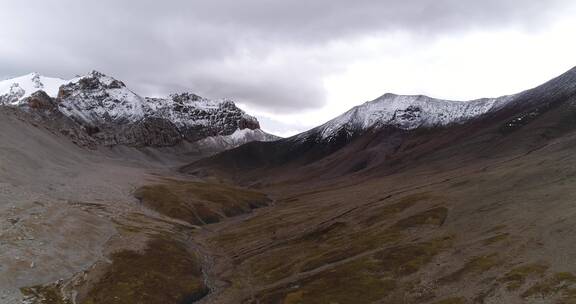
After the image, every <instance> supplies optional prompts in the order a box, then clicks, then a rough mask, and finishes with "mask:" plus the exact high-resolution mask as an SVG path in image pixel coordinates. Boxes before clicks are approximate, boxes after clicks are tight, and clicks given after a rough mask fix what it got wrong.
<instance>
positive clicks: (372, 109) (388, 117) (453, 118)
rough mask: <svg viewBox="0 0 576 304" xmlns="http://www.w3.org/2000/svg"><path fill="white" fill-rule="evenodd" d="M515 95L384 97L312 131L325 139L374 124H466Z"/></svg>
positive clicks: (411, 126) (410, 127)
mask: <svg viewBox="0 0 576 304" xmlns="http://www.w3.org/2000/svg"><path fill="white" fill-rule="evenodd" d="M512 99H513V96H503V97H499V98H483V99H477V100H470V101H450V100H442V99H435V98H431V97H428V96H425V95H396V94H392V93H387V94H384V95H382V96H381V97H379V98H377V99H375V100H373V101H369V102H366V103H364V104H362V105H360V106H357V107H354V108H352V109H351V110H349V111H348V112H346V113H344V114H343V115H341V116H339V117H337V118H335V119H333V120H331V121H329V122H327V123H325V124H324V125H322V126H320V127H318V128H315V129H313V130H311V131H310V132H320V134H321V137H322V138H323V139H327V138H331V137H334V136H336V135H337V134H338V133H339V132H343V131H344V132H347V133H353V132H355V131H359V130H366V129H369V128H372V127H383V126H394V127H397V128H399V129H403V130H413V129H416V128H419V127H438V126H446V125H449V124H453V123H463V122H465V121H468V120H470V119H472V118H475V117H478V116H480V115H482V114H485V113H487V112H490V111H495V110H497V109H500V108H501V107H502V106H504V105H505V104H507V103H508V102H509V101H510V100H512Z"/></svg>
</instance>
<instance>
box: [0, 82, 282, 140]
mask: <svg viewBox="0 0 576 304" xmlns="http://www.w3.org/2000/svg"><path fill="white" fill-rule="evenodd" d="M0 104H2V105H5V106H14V107H19V108H23V109H27V110H35V111H38V110H40V111H41V112H42V113H40V116H42V117H44V118H46V119H67V120H71V121H73V122H74V123H75V124H76V125H77V127H78V128H79V129H81V130H83V131H84V132H85V133H86V138H85V139H84V140H81V142H82V143H86V142H90V141H94V142H95V143H97V144H101V145H105V146H114V145H129V146H173V145H176V144H178V143H180V142H182V141H188V142H196V141H199V140H202V139H205V138H209V137H213V136H230V135H232V134H234V132H236V131H237V130H243V129H249V130H253V131H254V130H259V129H260V124H259V122H258V120H257V119H256V118H255V117H253V116H250V115H248V114H246V113H245V112H244V111H243V110H241V109H240V108H238V107H237V106H236V105H235V104H234V102H233V101H231V100H220V101H214V100H209V99H206V98H203V97H200V96H198V95H195V94H192V93H180V94H171V95H170V96H168V97H166V98H151V97H142V96H140V95H138V94H136V93H134V92H133V91H132V90H130V89H129V88H127V87H126V85H125V84H124V83H123V82H122V81H119V80H117V79H114V78H112V77H109V76H107V75H104V74H102V73H100V72H97V71H93V72H91V73H89V74H88V75H85V76H81V77H76V78H73V79H71V80H68V81H67V80H62V79H58V78H49V77H44V76H41V75H39V74H37V73H32V74H29V75H25V76H22V77H18V78H14V79H10V80H4V81H0ZM49 113H52V115H48V114H49ZM60 114H63V115H60ZM64 133H70V132H69V131H65V132H64ZM252 133H253V134H252V136H248V137H246V138H247V139H248V138H249V139H251V140H252V139H254V140H270V139H271V138H276V137H273V136H269V134H266V136H264V135H263V134H265V133H264V132H252Z"/></svg>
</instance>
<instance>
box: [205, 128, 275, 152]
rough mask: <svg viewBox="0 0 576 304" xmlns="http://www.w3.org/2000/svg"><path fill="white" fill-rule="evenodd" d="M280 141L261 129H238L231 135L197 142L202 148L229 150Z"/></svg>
mask: <svg viewBox="0 0 576 304" xmlns="http://www.w3.org/2000/svg"><path fill="white" fill-rule="evenodd" d="M279 139H280V137H277V136H275V135H272V134H268V133H266V132H264V131H262V130H260V129H255V130H251V129H242V130H240V129H238V130H236V131H235V132H234V133H232V134H230V135H224V136H223V135H218V136H212V137H207V138H204V139H202V140H200V141H197V142H196V144H198V145H199V146H200V147H210V148H215V149H216V148H217V149H220V150H228V149H232V148H235V147H238V146H241V145H243V144H245V143H249V142H252V141H276V140H279Z"/></svg>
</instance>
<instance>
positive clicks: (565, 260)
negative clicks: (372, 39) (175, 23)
mask: <svg viewBox="0 0 576 304" xmlns="http://www.w3.org/2000/svg"><path fill="white" fill-rule="evenodd" d="M0 103H2V104H3V106H2V107H0V130H2V131H0V181H1V183H0V202H2V204H0V218H2V219H5V221H3V222H2V223H1V224H0V225H1V226H0V228H1V231H2V234H1V235H0V244H1V246H2V249H3V251H2V252H0V265H1V266H2V267H0V299H2V300H3V301H5V302H6V303H59V304H60V303H87V304H95V303H150V304H155V303H231V304H232V303H282V304H292V303H359V304H363V303H426V304H428V303H429V304H461V303H574V302H575V301H576V267H575V266H574V265H576V263H575V262H576V258H575V257H576V250H575V248H574V246H572V244H573V243H574V241H575V238H574V233H573V232H574V227H575V226H576V217H574V216H573V214H574V213H575V212H576V208H575V206H574V203H573V202H574V200H575V199H576V195H575V194H574V191H572V189H574V186H576V179H575V177H576V170H575V169H574V168H576V167H575V166H573V165H576V157H575V156H574V155H575V154H574V153H573V152H574V148H575V147H576V68H574V69H572V70H570V71H568V72H566V73H565V74H563V75H560V76H559V77H557V78H555V79H552V80H550V81H549V82H547V83H545V84H543V85H541V86H538V87H536V88H533V89H530V90H527V91H524V92H521V93H518V94H514V95H510V96H503V97H498V98H485V99H478V100H472V101H448V100H440V99H434V98H431V97H427V96H421V95H417V96H400V95H394V94H385V95H383V96H381V97H379V98H377V99H375V100H373V101H369V102H367V103H364V104H362V105H359V106H356V107H354V108H352V109H350V110H349V111H347V112H346V113H343V114H342V115H341V116H338V117H336V118H334V119H332V120H330V121H328V122H326V123H325V124H322V125H320V126H318V127H316V128H313V129H311V130H308V131H306V132H303V133H301V134H297V135H295V136H293V137H289V138H277V137H274V136H271V135H269V134H267V133H265V132H264V131H262V130H260V128H259V124H258V121H257V119H256V118H254V117H252V116H249V115H247V114H246V113H244V112H243V111H242V110H240V109H239V108H238V107H237V106H236V105H235V104H234V103H233V102H231V101H227V100H224V101H211V100H207V99H204V98H201V97H199V96H197V95H194V94H191V93H184V94H174V95H170V96H169V97H166V98H147V97H141V96H139V95H137V94H136V93H134V92H132V91H130V90H129V89H128V88H126V86H125V85H124V83H122V82H121V81H118V80H115V79H113V78H111V77H109V76H106V75H103V74H102V73H99V72H92V73H90V74H88V75H86V76H82V77H77V78H74V79H72V80H67V81H64V80H59V79H54V78H46V77H43V76H40V75H38V74H30V75H26V76H23V77H19V78H15V79H11V80H6V81H2V82H0Z"/></svg>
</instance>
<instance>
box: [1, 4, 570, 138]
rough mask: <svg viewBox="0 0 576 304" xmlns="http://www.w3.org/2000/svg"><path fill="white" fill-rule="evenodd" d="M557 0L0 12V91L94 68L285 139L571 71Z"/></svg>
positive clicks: (562, 9) (566, 24) (11, 7)
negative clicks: (384, 103) (356, 117)
mask: <svg viewBox="0 0 576 304" xmlns="http://www.w3.org/2000/svg"><path fill="white" fill-rule="evenodd" d="M574 37H576V3H575V1H569V0H566V1H563V0H547V1H542V0H482V1H478V0H474V1H472V0H398V1H396V0H355V1H350V0H293V1H280V0H206V1H199V0H163V1H151V0H122V1H119V0H99V1H79V0H27V1H14V0H0V79H5V78H10V77H14V76H19V75H22V74H27V73H29V72H32V71H36V72H39V73H41V74H43V75H46V76H53V77H61V78H71V77H73V76H75V75H77V74H85V73H87V72H89V71H90V70H98V71H101V72H103V73H105V74H108V75H110V76H113V77H116V78H118V79H120V80H123V81H124V82H125V83H126V84H127V85H128V86H129V87H130V88H131V89H132V90H134V91H135V92H137V93H139V94H141V95H145V96H163V95H167V94H168V93H171V92H179V91H192V92H195V93H197V94H199V95H203V96H206V97H209V98H231V99H233V100H236V101H237V102H238V103H239V104H240V105H241V106H242V107H243V108H244V109H245V110H247V111H248V112H249V113H252V114H255V115H256V116H257V117H258V118H259V119H260V121H261V124H262V126H263V128H264V129H265V130H267V131H269V132H271V133H275V134H279V135H284V136H286V135H290V134H294V133H296V132H299V131H303V130H305V129H308V128H310V127H313V126H315V125H318V124H320V123H323V122H325V121H326V120H328V119H330V118H332V117H334V116H336V115H338V114H340V113H342V112H343V111H345V110H347V109H349V108H350V107H352V106H355V105H358V104H361V103H363V102H365V101H368V100H371V99H374V98H377V97H378V96H380V95H382V94H384V93H387V92H393V93H398V94H425V95H430V96H432V97H438V98H446V99H456V100H465V99H473V98H480V97H492V96H499V95H505V94H511V93H516V92H518V91H521V90H524V89H528V88H530V87H533V86H536V85H538V84H540V83H542V82H544V81H546V80H548V79H550V78H552V77H554V76H557V75H558V74H561V73H563V72H564V71H566V70H568V69H570V68H572V67H573V66H576V39H574Z"/></svg>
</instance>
